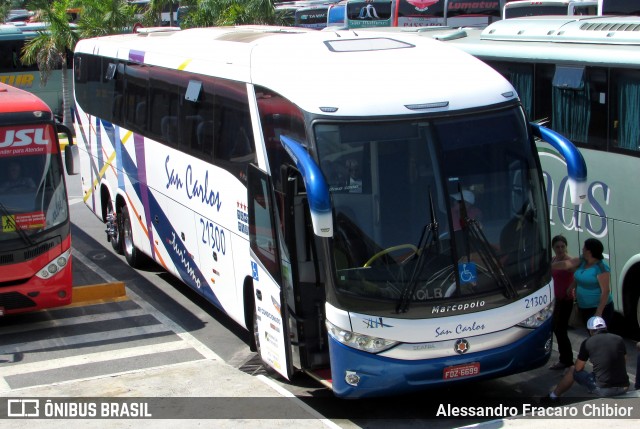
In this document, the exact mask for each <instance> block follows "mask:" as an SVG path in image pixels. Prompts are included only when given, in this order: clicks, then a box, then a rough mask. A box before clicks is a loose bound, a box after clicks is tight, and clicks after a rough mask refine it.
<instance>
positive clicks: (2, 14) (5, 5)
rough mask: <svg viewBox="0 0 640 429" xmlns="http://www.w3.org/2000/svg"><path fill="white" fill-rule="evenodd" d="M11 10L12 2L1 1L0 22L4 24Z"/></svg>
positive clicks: (9, 0) (8, 0) (7, 0)
mask: <svg viewBox="0 0 640 429" xmlns="http://www.w3.org/2000/svg"><path fill="white" fill-rule="evenodd" d="M10 10H11V0H0V22H4V20H5V19H7V15H9V11H10Z"/></svg>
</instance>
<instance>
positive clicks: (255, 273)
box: [251, 261, 260, 280]
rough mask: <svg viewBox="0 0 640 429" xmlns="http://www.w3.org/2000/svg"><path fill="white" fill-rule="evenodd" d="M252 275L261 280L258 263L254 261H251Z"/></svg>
mask: <svg viewBox="0 0 640 429" xmlns="http://www.w3.org/2000/svg"><path fill="white" fill-rule="evenodd" d="M251 276H252V277H253V279H254V280H260V279H259V278H258V264H256V263H255V262H253V261H251Z"/></svg>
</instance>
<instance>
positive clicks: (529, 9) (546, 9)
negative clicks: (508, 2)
mask: <svg viewBox="0 0 640 429" xmlns="http://www.w3.org/2000/svg"><path fill="white" fill-rule="evenodd" d="M568 10H569V5H567V4H558V5H555V6H552V5H548V6H544V5H539V6H536V5H530V6H522V7H508V6H507V7H505V9H504V17H505V19H506V18H520V17H523V16H538V15H567V14H568Z"/></svg>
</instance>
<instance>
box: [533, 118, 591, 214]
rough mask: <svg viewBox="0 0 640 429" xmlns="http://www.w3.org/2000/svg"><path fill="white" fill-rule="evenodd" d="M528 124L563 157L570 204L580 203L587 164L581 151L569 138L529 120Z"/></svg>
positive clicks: (583, 192) (583, 200)
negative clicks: (567, 178)
mask: <svg viewBox="0 0 640 429" xmlns="http://www.w3.org/2000/svg"><path fill="white" fill-rule="evenodd" d="M530 125H531V130H532V133H533V135H534V136H536V137H538V138H540V139H542V140H544V141H545V142H547V143H549V144H550V145H551V146H553V148H554V149H556V150H557V151H558V152H560V155H562V157H563V158H564V159H565V161H566V163H567V174H568V175H569V182H568V183H569V190H570V194H571V204H575V205H580V204H582V203H583V202H585V201H586V199H587V164H586V163H585V162H584V158H583V157H582V153H580V151H579V150H578V148H577V147H576V146H575V145H574V144H573V143H571V141H569V139H567V138H566V137H564V136H562V135H560V134H558V133H557V132H555V131H553V130H550V129H549V128H546V127H543V126H542V125H540V124H537V123H535V122H531V123H530Z"/></svg>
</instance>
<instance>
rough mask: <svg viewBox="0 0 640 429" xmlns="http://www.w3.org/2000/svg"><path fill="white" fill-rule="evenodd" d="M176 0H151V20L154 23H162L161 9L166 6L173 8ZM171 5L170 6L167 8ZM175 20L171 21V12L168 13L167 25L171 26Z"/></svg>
mask: <svg viewBox="0 0 640 429" xmlns="http://www.w3.org/2000/svg"><path fill="white" fill-rule="evenodd" d="M178 3H179V1H178V0H151V7H150V8H149V13H150V14H151V16H152V17H153V21H154V22H155V24H156V25H162V10H163V9H165V8H167V9H169V10H173V9H175V8H177V6H178ZM169 6H171V8H169ZM174 25H175V22H174V21H173V13H170V14H169V26H171V27H173V26H174Z"/></svg>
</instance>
